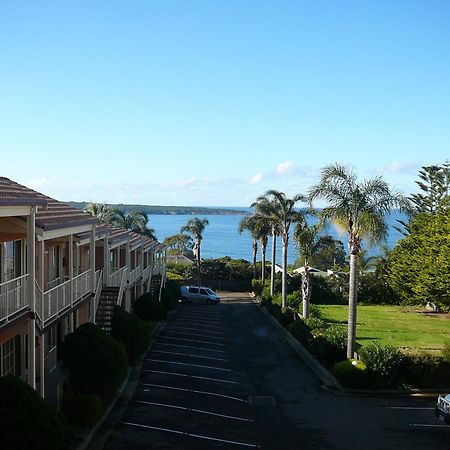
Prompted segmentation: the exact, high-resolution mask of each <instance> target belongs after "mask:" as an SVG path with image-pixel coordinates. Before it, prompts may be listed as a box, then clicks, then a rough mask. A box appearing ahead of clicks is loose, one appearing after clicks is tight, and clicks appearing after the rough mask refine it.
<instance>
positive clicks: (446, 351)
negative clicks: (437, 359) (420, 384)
mask: <svg viewBox="0 0 450 450" xmlns="http://www.w3.org/2000/svg"><path fill="white" fill-rule="evenodd" d="M442 358H443V360H444V361H447V362H450V342H447V343H446V344H444V348H443V349H442Z"/></svg>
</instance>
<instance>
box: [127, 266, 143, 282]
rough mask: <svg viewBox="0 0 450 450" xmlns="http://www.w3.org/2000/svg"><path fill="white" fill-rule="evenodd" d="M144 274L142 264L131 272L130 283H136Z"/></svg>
mask: <svg viewBox="0 0 450 450" xmlns="http://www.w3.org/2000/svg"><path fill="white" fill-rule="evenodd" d="M141 275H142V266H137V267H136V268H134V269H133V270H132V271H131V272H130V277H129V281H130V283H134V282H135V281H136V280H138V279H139V278H140V277H141Z"/></svg>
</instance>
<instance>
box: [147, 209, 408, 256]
mask: <svg viewBox="0 0 450 450" xmlns="http://www.w3.org/2000/svg"><path fill="white" fill-rule="evenodd" d="M232 209H241V210H242V211H243V212H245V211H251V210H250V209H247V208H232ZM194 217H198V218H199V219H207V220H208V222H209V225H208V226H207V227H206V229H205V232H204V234H203V240H202V247H201V254H202V258H208V259H209V258H221V257H223V256H229V257H231V258H233V259H246V260H248V261H251V260H252V239H251V237H250V234H249V233H248V232H244V233H242V234H239V232H238V231H237V230H238V225H239V222H240V221H241V219H242V217H243V216H240V215H215V214H206V215H196V216H194V215H189V214H170V215H151V216H149V223H148V226H149V227H150V228H153V229H154V230H155V233H156V237H157V238H158V240H159V241H160V242H162V241H163V240H164V239H165V238H166V237H168V236H172V235H174V234H178V233H179V232H180V229H181V227H182V226H183V225H186V223H187V222H188V220H189V219H192V218H194ZM399 219H400V220H406V216H405V215H404V214H402V213H399V212H393V213H391V214H390V215H389V216H388V217H387V220H386V222H387V224H388V227H389V233H388V237H387V240H386V245H387V246H388V247H389V248H390V249H392V248H393V247H394V246H395V244H396V242H397V241H398V240H399V239H400V238H402V234H401V233H399V232H398V231H397V230H395V229H394V228H393V226H398V222H397V220H399ZM314 221H315V219H314V218H311V219H310V220H309V222H310V223H311V224H312V223H314ZM291 234H292V233H291ZM322 234H330V235H331V236H333V238H334V239H340V240H341V241H342V242H344V247H345V248H347V235H346V234H345V233H344V234H343V235H342V234H339V233H338V231H337V230H336V229H335V228H334V227H333V226H330V227H328V229H327V230H324V231H323V232H322ZM365 248H367V249H368V253H369V254H370V255H377V254H379V253H380V248H379V247H372V248H368V247H367V245H365ZM270 254H271V239H269V243H268V245H267V255H266V257H267V259H270ZM260 259H261V252H260V248H259V247H258V260H260ZM296 259H297V252H296V248H295V243H294V242H293V240H292V239H291V240H290V243H289V251H288V263H289V264H293V263H294V262H295V260H296ZM277 263H278V264H280V265H281V242H280V239H279V238H278V243H277Z"/></svg>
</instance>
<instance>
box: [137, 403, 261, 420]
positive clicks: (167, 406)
mask: <svg viewBox="0 0 450 450" xmlns="http://www.w3.org/2000/svg"><path fill="white" fill-rule="evenodd" d="M133 402H134V403H142V404H144V405H151V406H161V407H163V408H174V409H181V410H183V411H188V412H196V413H199V414H206V415H207V416H216V417H223V418H224V419H231V420H239V421H241V422H253V420H252V419H246V418H245V417H236V416H227V415H226V414H219V413H214V412H212V411H205V410H203V409H195V408H187V407H185V406H178V405H169V404H167V403H157V402H146V401H144V400H133Z"/></svg>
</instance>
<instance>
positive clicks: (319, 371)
mask: <svg viewBox="0 0 450 450" xmlns="http://www.w3.org/2000/svg"><path fill="white" fill-rule="evenodd" d="M259 306H260V308H259V309H260V311H261V312H262V313H263V314H264V316H266V318H267V319H268V320H269V321H270V322H271V323H272V325H273V326H274V327H275V328H277V329H278V331H280V332H281V334H282V335H283V337H284V338H285V339H286V341H287V342H288V344H289V345H290V346H291V347H292V348H293V349H294V350H295V352H296V353H297V354H298V355H299V356H300V358H302V360H303V361H304V362H305V363H306V365H307V366H308V367H309V368H310V369H311V370H312V371H313V372H314V373H315V374H316V375H317V376H318V377H319V378H320V380H321V381H322V383H323V384H324V385H325V386H326V388H327V389H328V390H331V391H333V392H336V391H339V392H340V391H342V387H341V385H340V384H339V382H338V381H337V380H336V378H335V377H334V376H333V375H331V374H330V372H328V370H326V369H325V367H323V366H322V364H320V363H319V362H318V361H317V360H316V359H315V358H314V357H313V356H312V355H311V354H310V353H309V352H308V351H307V350H305V349H304V348H303V347H302V345H301V344H300V343H299V342H298V341H297V339H295V338H294V336H292V334H291V333H289V331H287V330H286V329H285V328H284V327H283V326H282V325H280V323H279V322H278V320H276V319H275V318H274V317H272V315H271V314H270V313H269V312H268V311H267V310H266V308H265V307H264V306H261V305H259Z"/></svg>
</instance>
